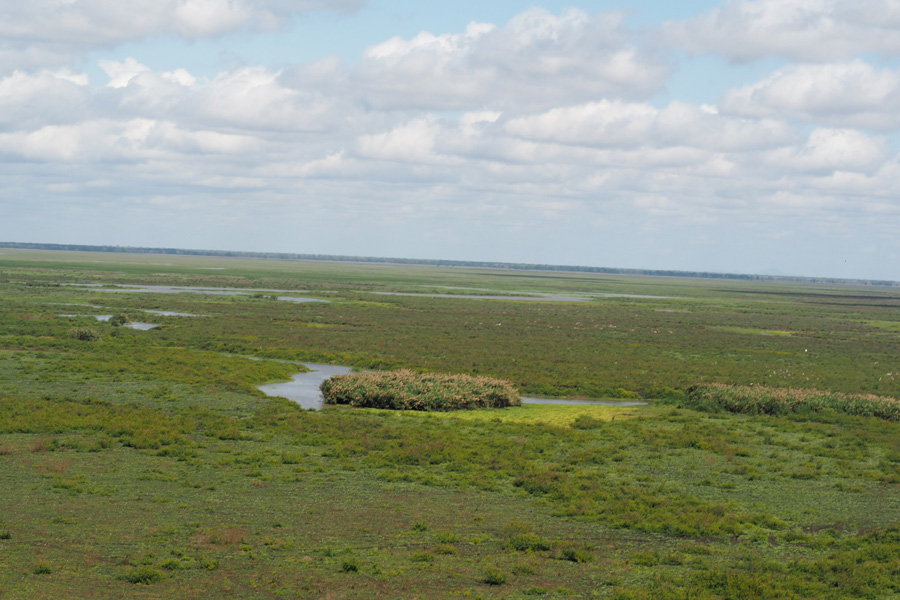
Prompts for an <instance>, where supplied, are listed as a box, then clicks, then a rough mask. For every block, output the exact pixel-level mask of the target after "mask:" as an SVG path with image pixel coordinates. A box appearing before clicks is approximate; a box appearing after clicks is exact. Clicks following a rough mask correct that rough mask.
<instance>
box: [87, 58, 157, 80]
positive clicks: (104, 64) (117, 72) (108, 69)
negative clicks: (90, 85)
mask: <svg viewBox="0 0 900 600" xmlns="http://www.w3.org/2000/svg"><path fill="white" fill-rule="evenodd" d="M99 65H100V68H101V69H103V71H104V72H105V73H106V74H107V75H108V76H109V83H107V84H106V85H108V86H109V87H113V88H123V87H125V86H126V85H128V82H129V81H131V80H132V79H134V77H135V76H137V75H139V74H141V73H144V72H146V71H149V70H150V67H148V66H146V65H142V64H141V63H139V62H138V61H136V60H134V59H133V58H131V57H129V58H127V59H125V61H124V62H118V61H114V60H101V61H100V62H99Z"/></svg>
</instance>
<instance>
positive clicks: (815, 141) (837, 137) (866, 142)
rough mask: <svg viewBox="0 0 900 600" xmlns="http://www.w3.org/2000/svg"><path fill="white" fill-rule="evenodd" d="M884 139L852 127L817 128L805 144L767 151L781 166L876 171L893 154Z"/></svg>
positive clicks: (805, 169) (770, 159) (832, 170)
mask: <svg viewBox="0 0 900 600" xmlns="http://www.w3.org/2000/svg"><path fill="white" fill-rule="evenodd" d="M890 155H891V152H890V150H889V148H888V147H887V145H886V144H885V142H884V141H883V140H879V139H876V138H873V137H871V136H868V135H866V134H864V133H862V132H859V131H856V130H852V129H824V128H820V129H816V130H814V131H813V132H812V133H811V134H810V135H809V139H808V140H807V142H806V144H804V145H803V146H801V147H794V148H784V149H778V150H774V151H771V152H769V153H768V154H767V159H768V161H769V162H770V163H771V164H772V165H773V166H777V167H779V168H781V169H785V170H788V171H789V170H791V169H798V170H801V171H808V172H818V173H821V172H825V173H833V172H835V171H851V172H852V171H858V172H869V173H871V172H874V171H876V170H878V169H879V168H880V167H881V166H882V165H883V164H884V163H885V161H887V160H888V159H889V158H890Z"/></svg>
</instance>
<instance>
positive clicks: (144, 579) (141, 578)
mask: <svg viewBox="0 0 900 600" xmlns="http://www.w3.org/2000/svg"><path fill="white" fill-rule="evenodd" d="M162 578H163V574H162V573H161V572H160V571H158V570H157V569H154V568H153V567H148V566H142V567H137V568H136V569H129V570H128V571H127V572H126V573H122V575H120V576H119V579H121V580H122V581H127V582H128V583H133V584H135V585H150V584H151V583H154V582H156V581H159V580H160V579H162Z"/></svg>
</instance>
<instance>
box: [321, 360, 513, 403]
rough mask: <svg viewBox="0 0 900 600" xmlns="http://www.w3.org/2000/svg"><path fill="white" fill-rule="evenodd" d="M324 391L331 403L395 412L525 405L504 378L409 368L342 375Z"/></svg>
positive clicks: (328, 401)
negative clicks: (424, 371)
mask: <svg viewBox="0 0 900 600" xmlns="http://www.w3.org/2000/svg"><path fill="white" fill-rule="evenodd" d="M321 389H322V395H323V396H324V397H325V402H327V403H328V404H348V405H350V406H359V407H365V408H387V409H393V410H436V411H447V410H461V409H469V408H503V407H506V406H518V405H520V404H521V403H522V402H521V400H520V399H519V392H518V390H516V388H515V387H513V385H512V384H511V383H510V382H508V381H504V380H502V379H493V378H490V377H472V376H469V375H450V374H441V373H416V372H415V371H411V370H409V369H400V370H397V371H385V372H377V373H353V374H349V375H338V376H336V377H332V378H331V379H328V380H326V381H325V382H323V383H322V387H321Z"/></svg>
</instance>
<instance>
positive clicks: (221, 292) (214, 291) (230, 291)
mask: <svg viewBox="0 0 900 600" xmlns="http://www.w3.org/2000/svg"><path fill="white" fill-rule="evenodd" d="M65 285H72V286H75V287H86V288H92V289H95V290H97V291H98V292H129V293H145V294H206V295H208V296H252V295H254V294H292V293H296V292H295V290H267V289H243V288H205V287H191V286H179V285H131V284H124V283H122V284H117V285H116V286H115V287H103V286H102V285H101V284H96V283H71V284H65ZM275 298H276V299H277V300H282V301H284V302H299V303H305V302H331V301H330V300H322V299H321V298H304V297H299V296H275ZM192 316H193V315H192Z"/></svg>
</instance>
